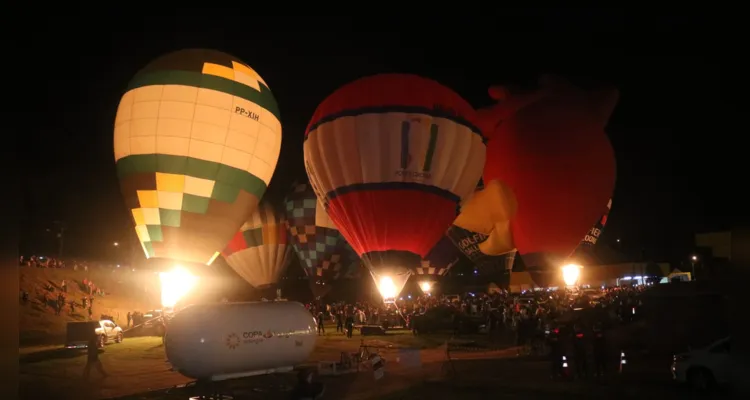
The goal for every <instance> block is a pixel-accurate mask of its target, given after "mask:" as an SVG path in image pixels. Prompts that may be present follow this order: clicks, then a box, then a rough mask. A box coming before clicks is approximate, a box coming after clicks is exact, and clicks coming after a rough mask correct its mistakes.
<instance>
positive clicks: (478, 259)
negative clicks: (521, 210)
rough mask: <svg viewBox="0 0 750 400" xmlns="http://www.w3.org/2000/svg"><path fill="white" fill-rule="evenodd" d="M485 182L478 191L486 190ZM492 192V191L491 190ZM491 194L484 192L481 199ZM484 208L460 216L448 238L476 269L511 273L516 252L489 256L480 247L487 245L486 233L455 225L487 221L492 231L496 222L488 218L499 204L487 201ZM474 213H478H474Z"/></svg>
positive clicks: (479, 207)
mask: <svg viewBox="0 0 750 400" xmlns="http://www.w3.org/2000/svg"><path fill="white" fill-rule="evenodd" d="M484 189H485V187H484V181H483V180H481V179H480V180H479V183H478V184H477V187H476V190H477V191H482V190H484ZM491 190H492V189H491ZM487 194H489V192H484V193H481V194H480V195H479V197H480V198H481V197H482V196H486V195H487ZM469 201H471V202H472V203H473V202H476V201H477V199H475V198H472V199H470V200H469ZM484 203H486V204H483V205H482V206H477V207H473V209H472V207H471V206H469V207H468V210H467V211H468V212H467V213H464V214H463V215H461V214H459V217H458V218H457V220H456V221H454V225H451V227H450V228H448V231H447V232H446V233H445V234H446V236H447V237H449V238H450V240H451V241H452V242H453V244H454V245H455V246H456V247H458V249H459V250H460V251H461V253H463V254H464V255H465V256H466V258H468V259H469V261H471V262H472V263H474V266H475V267H476V268H480V269H482V270H484V271H485V272H487V271H493V272H505V271H509V270H511V269H512V268H513V261H514V260H515V255H516V252H515V251H510V252H509V253H506V254H503V255H489V254H485V253H483V252H482V251H481V249H480V246H484V245H487V244H488V243H486V241H487V238H488V237H489V236H488V235H486V234H484V233H479V232H474V231H470V230H468V229H464V228H462V227H460V226H458V225H455V223H458V224H459V225H466V223H464V221H466V220H469V221H468V222H469V224H468V225H470V226H474V225H477V224H483V223H486V222H487V221H489V222H490V224H489V225H487V226H485V228H486V229H490V228H493V227H494V222H493V221H492V218H488V215H489V216H491V215H492V214H493V212H492V211H490V210H491V209H492V208H493V207H496V206H498V203H496V202H494V201H490V200H488V201H485V202H484ZM500 205H502V204H500ZM472 211H477V212H474V213H472ZM508 247H509V248H510V247H512V244H509V245H508Z"/></svg>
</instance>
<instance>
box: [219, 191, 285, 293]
mask: <svg viewBox="0 0 750 400" xmlns="http://www.w3.org/2000/svg"><path fill="white" fill-rule="evenodd" d="M290 251H291V246H289V245H288V241H287V228H286V220H285V218H284V214H283V213H279V212H277V211H276V210H274V209H273V207H272V206H271V205H269V204H261V205H260V206H259V207H258V208H257V209H256V210H255V212H253V214H252V215H251V216H250V218H249V219H248V220H247V222H245V224H243V225H242V228H240V230H239V231H238V232H237V233H236V234H235V235H234V237H233V238H232V240H231V241H229V244H227V247H226V248H225V249H224V251H223V255H224V259H226V260H227V264H229V266H230V267H232V269H234V270H235V272H237V274H238V275H239V276H241V277H242V278H243V279H245V280H246V281H247V282H248V283H249V284H251V285H252V286H253V287H255V288H258V289H267V288H269V287H271V286H272V285H275V284H277V283H278V282H279V278H281V275H282V274H283V273H284V270H286V267H287V266H288V265H289V261H290V257H289V253H290Z"/></svg>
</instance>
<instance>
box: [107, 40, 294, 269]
mask: <svg viewBox="0 0 750 400" xmlns="http://www.w3.org/2000/svg"><path fill="white" fill-rule="evenodd" d="M280 148H281V124H280V122H279V110H278V107H277V105H276V101H275V100H274V97H273V95H272V94H271V91H270V90H269V89H268V86H267V85H266V84H265V82H264V81H263V79H261V77H260V76H259V75H258V74H257V73H256V72H255V71H254V70H253V69H252V68H250V67H248V66H247V65H245V64H244V63H243V62H241V61H239V60H238V59H237V58H235V57H232V56H230V55H227V54H224V53H220V52H218V51H213V50H182V51H177V52H174V53H170V54H167V55H165V56H163V57H160V58H158V59H156V60H155V61H154V62H152V63H151V64H148V65H147V66H146V67H145V68H144V69H142V70H141V71H140V72H138V74H137V75H136V76H135V77H134V78H133V80H132V81H131V82H130V84H129V85H128V88H127V92H126V93H125V94H124V95H123V96H122V99H121V100H120V105H119V107H118V109H117V117H116V118H115V129H114V151H115V161H116V163H117V174H118V176H119V178H120V187H121V189H122V193H123V196H124V198H125V204H126V206H127V207H128V210H130V213H131V215H132V218H133V222H134V224H135V230H136V232H137V234H138V238H139V240H140V243H141V245H142V247H143V251H144V252H145V254H146V258H167V259H172V260H179V261H183V262H189V263H198V264H210V263H211V262H213V260H214V259H215V258H216V257H217V256H218V255H219V252H220V251H221V249H222V248H224V246H225V245H226V243H227V242H228V241H229V239H231V238H232V235H234V233H235V232H237V230H238V229H239V227H240V226H241V225H242V223H243V222H244V221H245V220H246V219H247V218H248V216H249V215H250V213H251V212H252V211H253V210H254V209H255V207H256V206H257V204H258V201H259V200H260V198H261V197H262V196H263V194H264V193H265V191H266V187H267V185H268V183H269V181H270V180H271V176H272V175H273V172H274V170H275V169H276V162H277V160H278V158H279V150H280Z"/></svg>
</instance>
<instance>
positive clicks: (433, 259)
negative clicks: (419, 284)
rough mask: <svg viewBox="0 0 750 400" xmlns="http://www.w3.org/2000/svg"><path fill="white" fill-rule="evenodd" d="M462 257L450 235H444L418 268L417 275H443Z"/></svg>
mask: <svg viewBox="0 0 750 400" xmlns="http://www.w3.org/2000/svg"><path fill="white" fill-rule="evenodd" d="M459 257H460V253H459V250H458V249H457V248H456V246H455V245H454V244H453V241H451V240H450V238H449V237H447V236H443V237H442V238H441V239H440V241H438V242H437V244H436V245H435V247H433V248H432V250H430V252H429V253H427V256H426V257H425V259H424V260H422V265H421V266H419V267H418V268H417V269H416V271H415V272H416V274H417V275H433V276H443V275H445V274H446V273H447V272H448V270H449V269H451V267H453V266H454V265H456V263H457V262H458V259H459Z"/></svg>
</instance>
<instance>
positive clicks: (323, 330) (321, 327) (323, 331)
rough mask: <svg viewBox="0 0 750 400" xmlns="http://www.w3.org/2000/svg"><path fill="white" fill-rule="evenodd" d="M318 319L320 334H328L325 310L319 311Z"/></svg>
mask: <svg viewBox="0 0 750 400" xmlns="http://www.w3.org/2000/svg"><path fill="white" fill-rule="evenodd" d="M316 319H317V320H318V336H320V335H321V334H322V335H325V334H326V327H325V314H324V313H323V311H322V310H321V311H318V317H317V318H316Z"/></svg>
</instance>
